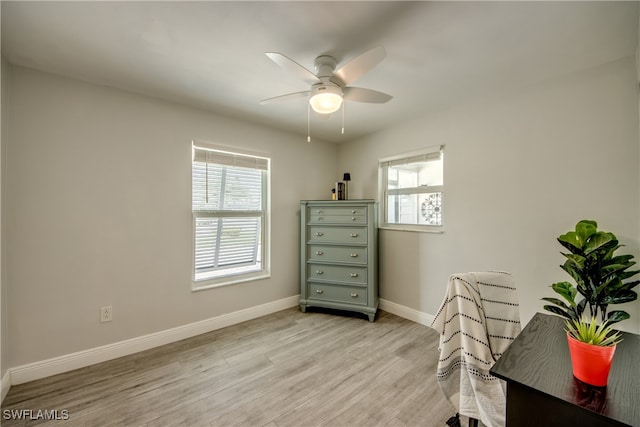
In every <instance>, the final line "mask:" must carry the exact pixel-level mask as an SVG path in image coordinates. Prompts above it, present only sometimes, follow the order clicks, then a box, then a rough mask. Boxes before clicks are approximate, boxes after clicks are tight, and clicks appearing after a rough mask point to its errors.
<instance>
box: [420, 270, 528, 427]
mask: <svg viewBox="0 0 640 427" xmlns="http://www.w3.org/2000/svg"><path fill="white" fill-rule="evenodd" d="M431 327H432V328H434V329H435V330H436V331H438V333H439V334H440V343H439V350H440V359H439V360H438V371H437V375H438V385H439V386H440V389H441V390H442V392H443V393H444V395H445V396H446V397H447V399H449V400H450V401H451V403H453V405H454V406H455V407H456V408H457V410H458V412H459V413H460V414H462V415H465V416H468V417H472V418H476V419H480V420H481V421H482V422H483V423H484V424H485V425H487V426H488V427H501V426H504V425H505V413H506V407H505V404H506V385H505V383H504V381H502V380H500V379H498V378H496V377H494V376H493V375H491V374H490V373H489V369H491V367H492V366H493V364H494V363H495V362H496V361H497V360H498V359H499V358H500V356H502V353H503V352H504V351H505V350H506V349H507V348H508V347H509V345H510V344H511V342H512V341H513V340H514V339H515V337H516V336H517V335H518V333H520V317H519V308H518V298H517V294H516V287H515V285H514V281H513V277H512V276H511V275H510V274H509V273H505V272H495V271H489V272H481V273H464V274H455V275H452V276H451V277H450V278H449V284H448V287H447V294H446V295H445V298H444V301H443V302H442V305H441V306H440V308H439V309H438V313H437V314H436V316H435V319H434V321H433V323H432V325H431Z"/></svg>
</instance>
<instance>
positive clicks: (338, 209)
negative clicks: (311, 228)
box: [309, 206, 367, 224]
mask: <svg viewBox="0 0 640 427" xmlns="http://www.w3.org/2000/svg"><path fill="white" fill-rule="evenodd" d="M309 223H310V224H366V223H367V208H366V207H348V206H316V207H311V208H309Z"/></svg>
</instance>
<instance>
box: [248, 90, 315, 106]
mask: <svg viewBox="0 0 640 427" xmlns="http://www.w3.org/2000/svg"><path fill="white" fill-rule="evenodd" d="M309 93H310V91H308V90H305V91H302V92H294V93H288V94H286V95H280V96H275V97H273V98H267V99H263V100H262V101H260V104H273V103H276V102H284V101H293V100H295V99H300V98H308V97H309Z"/></svg>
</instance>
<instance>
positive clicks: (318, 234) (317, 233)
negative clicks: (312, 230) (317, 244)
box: [316, 231, 324, 237]
mask: <svg viewBox="0 0 640 427" xmlns="http://www.w3.org/2000/svg"><path fill="white" fill-rule="evenodd" d="M316 236H318V237H320V236H324V233H322V232H320V231H316Z"/></svg>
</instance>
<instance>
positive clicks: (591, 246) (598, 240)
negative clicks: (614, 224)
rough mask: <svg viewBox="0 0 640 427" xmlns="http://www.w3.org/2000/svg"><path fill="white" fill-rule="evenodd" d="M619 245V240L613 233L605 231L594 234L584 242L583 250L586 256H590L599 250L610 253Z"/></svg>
mask: <svg viewBox="0 0 640 427" xmlns="http://www.w3.org/2000/svg"><path fill="white" fill-rule="evenodd" d="M617 244H618V240H617V239H616V236H614V235H613V233H606V232H604V231H598V232H596V233H593V234H592V235H591V236H589V238H588V239H587V240H586V241H585V242H584V245H583V247H582V250H583V251H584V254H585V255H589V254H590V253H592V252H593V251H597V250H600V249H602V250H605V249H606V250H607V251H609V250H610V249H611V248H612V247H614V246H616V245H617Z"/></svg>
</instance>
